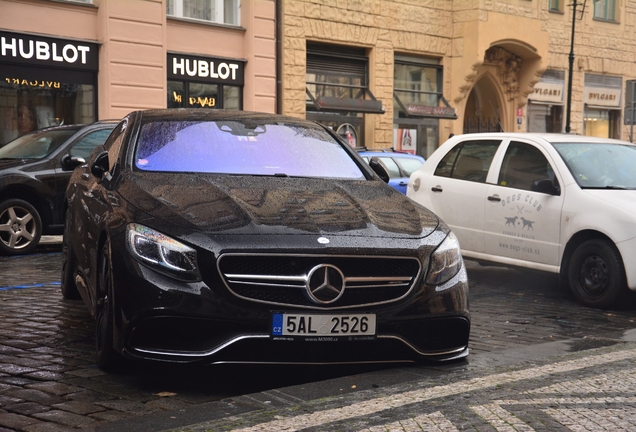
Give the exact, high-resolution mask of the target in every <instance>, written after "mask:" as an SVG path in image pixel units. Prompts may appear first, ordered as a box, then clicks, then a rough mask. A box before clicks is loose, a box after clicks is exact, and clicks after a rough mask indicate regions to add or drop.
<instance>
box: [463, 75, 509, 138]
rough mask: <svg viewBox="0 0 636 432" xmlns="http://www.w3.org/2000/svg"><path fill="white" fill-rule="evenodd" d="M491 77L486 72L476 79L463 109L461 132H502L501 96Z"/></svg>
mask: <svg viewBox="0 0 636 432" xmlns="http://www.w3.org/2000/svg"><path fill="white" fill-rule="evenodd" d="M497 88H498V86H497V84H496V82H495V80H494V79H493V77H492V76H491V75H490V74H489V73H487V74H484V75H483V76H482V77H481V78H479V79H478V80H477V82H476V83H475V85H474V87H473V88H472V90H471V91H470V94H469V95H468V100H467V101H466V108H465V110H464V130H463V133H477V132H502V131H503V130H504V129H503V127H502V125H503V122H504V120H503V119H502V109H501V98H500V97H499V94H500V92H499V91H498V90H497Z"/></svg>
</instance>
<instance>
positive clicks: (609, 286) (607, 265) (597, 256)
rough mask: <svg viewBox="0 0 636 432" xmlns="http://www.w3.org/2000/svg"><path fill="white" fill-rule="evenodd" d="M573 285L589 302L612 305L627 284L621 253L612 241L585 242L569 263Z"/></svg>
mask: <svg viewBox="0 0 636 432" xmlns="http://www.w3.org/2000/svg"><path fill="white" fill-rule="evenodd" d="M569 269H570V270H569V275H568V280H569V282H570V289H571V290H572V293H573V294H574V297H576V299H577V300H579V301H580V302H581V303H583V304H584V305H586V306H591V307H597V308H607V307H610V306H612V305H613V304H614V303H615V302H616V300H617V299H618V296H619V295H620V294H621V293H622V292H623V290H624V289H625V286H626V279H625V269H624V268H623V260H622V259H621V255H620V253H619V252H618V250H617V249H616V247H615V246H614V244H613V243H611V242H609V241H607V240H602V239H594V240H588V241H586V242H584V243H582V244H581V245H580V246H579V247H578V248H576V250H575V251H574V253H573V254H572V259H571V260H570V264H569Z"/></svg>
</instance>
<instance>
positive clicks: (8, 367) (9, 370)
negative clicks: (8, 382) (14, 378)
mask: <svg viewBox="0 0 636 432" xmlns="http://www.w3.org/2000/svg"><path fill="white" fill-rule="evenodd" d="M36 371H37V369H33V368H29V367H25V366H20V365H16V364H7V363H0V372H2V373H6V374H9V375H23V374H27V373H30V372H36Z"/></svg>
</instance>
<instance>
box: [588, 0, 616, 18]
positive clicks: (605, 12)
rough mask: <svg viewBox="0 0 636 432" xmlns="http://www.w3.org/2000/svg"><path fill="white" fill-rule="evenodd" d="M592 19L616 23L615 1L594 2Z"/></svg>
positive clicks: (597, 0)
mask: <svg viewBox="0 0 636 432" xmlns="http://www.w3.org/2000/svg"><path fill="white" fill-rule="evenodd" d="M593 3H594V19H600V20H605V21H617V19H616V0H594V2H593Z"/></svg>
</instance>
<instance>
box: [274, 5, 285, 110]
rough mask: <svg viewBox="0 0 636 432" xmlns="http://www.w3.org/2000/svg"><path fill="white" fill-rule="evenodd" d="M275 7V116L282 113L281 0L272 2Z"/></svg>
mask: <svg viewBox="0 0 636 432" xmlns="http://www.w3.org/2000/svg"><path fill="white" fill-rule="evenodd" d="M274 2H275V5H276V6H275V7H276V30H275V31H276V34H275V37H276V114H282V113H283V96H282V95H283V78H282V77H283V59H282V58H281V56H282V53H283V41H282V35H283V0H274Z"/></svg>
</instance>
